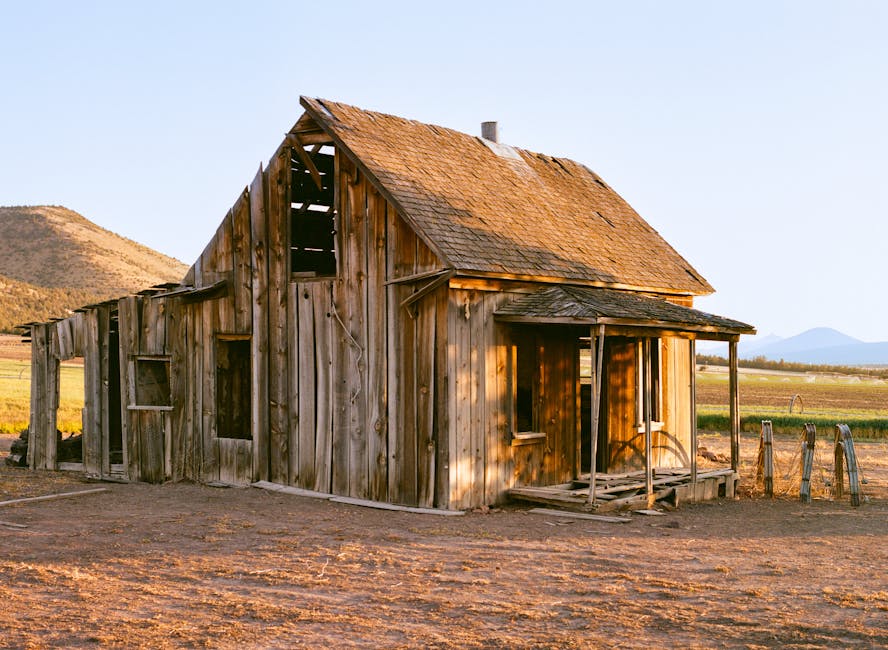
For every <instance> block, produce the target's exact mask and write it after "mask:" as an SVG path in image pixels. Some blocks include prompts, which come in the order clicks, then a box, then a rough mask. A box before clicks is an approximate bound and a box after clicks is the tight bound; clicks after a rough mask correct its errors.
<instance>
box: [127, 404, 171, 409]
mask: <svg viewBox="0 0 888 650" xmlns="http://www.w3.org/2000/svg"><path fill="white" fill-rule="evenodd" d="M126 410H127V411H172V410H173V407H172V406H148V405H145V404H127V405H126Z"/></svg>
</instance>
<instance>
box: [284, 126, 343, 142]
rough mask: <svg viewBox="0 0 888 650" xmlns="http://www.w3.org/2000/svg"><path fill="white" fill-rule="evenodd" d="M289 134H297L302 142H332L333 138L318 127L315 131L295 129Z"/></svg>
mask: <svg viewBox="0 0 888 650" xmlns="http://www.w3.org/2000/svg"><path fill="white" fill-rule="evenodd" d="M290 135H296V136H298V137H299V141H300V142H301V143H302V144H333V138H331V137H330V136H329V135H328V134H327V132H326V131H322V130H320V129H318V130H317V131H295V132H293V133H292V134H290Z"/></svg>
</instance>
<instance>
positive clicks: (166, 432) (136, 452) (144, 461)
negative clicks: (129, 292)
mask: <svg viewBox="0 0 888 650" xmlns="http://www.w3.org/2000/svg"><path fill="white" fill-rule="evenodd" d="M177 309H179V306H178V299H174V298H150V297H137V296H130V297H126V298H122V299H121V300H120V301H119V302H118V319H119V330H120V350H119V354H120V373H121V404H122V408H123V410H124V414H123V417H122V418H121V419H122V428H123V440H124V452H123V453H124V464H125V465H126V471H127V475H128V476H129V478H130V480H135V481H145V482H147V483H160V482H162V481H164V480H167V479H172V478H176V479H179V478H182V477H181V476H179V475H178V474H176V475H175V476H174V473H173V465H174V463H173V454H172V448H173V446H174V444H173V441H174V440H175V441H176V443H175V444H176V445H179V446H181V445H182V443H181V442H180V439H181V437H182V436H183V435H185V434H184V433H183V432H182V431H177V432H176V433H175V435H174V433H173V425H174V423H177V424H178V425H179V426H182V425H183V424H184V422H183V420H182V419H177V418H176V415H175V409H176V408H180V407H181V403H180V399H179V398H178V396H177V395H176V394H175V393H173V394H172V405H173V407H172V408H173V410H172V411H171V410H164V409H145V408H140V409H134V408H131V407H132V406H133V405H135V403H136V400H135V397H136V390H135V382H136V377H135V365H136V357H137V356H142V355H144V356H160V357H164V356H171V347H173V345H172V341H173V340H174V339H173V337H174V336H175V337H178V336H179V333H178V330H179V327H180V326H179V325H178V317H177V316H175V315H173V316H171V313H175V312H176V310H177ZM168 334H169V335H170V338H169V341H170V344H169V345H168ZM177 370H178V369H177V368H174V367H172V366H171V367H170V379H171V388H172V386H173V385H176V386H181V383H174V382H173V381H172V379H173V378H174V377H175V376H176V372H177Z"/></svg>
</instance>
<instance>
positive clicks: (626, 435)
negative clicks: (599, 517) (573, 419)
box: [601, 336, 644, 472]
mask: <svg viewBox="0 0 888 650" xmlns="http://www.w3.org/2000/svg"><path fill="white" fill-rule="evenodd" d="M604 355H605V356H604V365H605V368H606V369H607V370H606V372H605V373H604V381H603V383H602V391H603V395H602V407H603V412H602V416H603V419H604V422H605V423H606V426H607V431H608V444H607V451H606V452H605V453H606V459H607V462H606V464H605V465H604V466H602V468H601V469H602V471H604V472H622V471H629V470H638V469H644V433H639V432H638V430H637V425H638V423H637V422H636V400H637V393H636V390H637V387H636V383H637V382H636V372H637V370H636V369H637V364H638V355H637V339H634V338H626V337H617V336H614V337H606V338H605V344H604Z"/></svg>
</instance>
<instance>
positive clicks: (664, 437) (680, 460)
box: [653, 337, 694, 467]
mask: <svg viewBox="0 0 888 650" xmlns="http://www.w3.org/2000/svg"><path fill="white" fill-rule="evenodd" d="M690 345H691V342H690V341H689V340H687V339H680V338H673V337H665V338H663V347H662V360H663V374H662V376H663V431H661V432H659V435H658V436H656V437H655V438H654V441H655V445H654V449H653V454H654V458H653V463H654V466H657V467H690V466H691V459H692V457H693V453H694V452H693V450H691V418H692V417H694V414H693V411H692V407H691V372H693V369H692V368H691V363H690Z"/></svg>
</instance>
